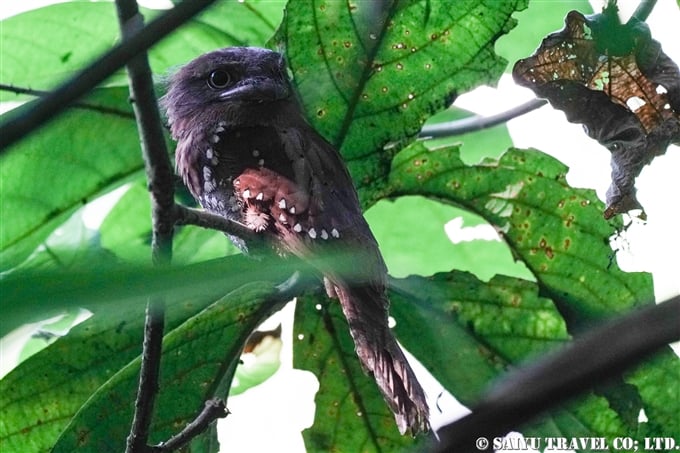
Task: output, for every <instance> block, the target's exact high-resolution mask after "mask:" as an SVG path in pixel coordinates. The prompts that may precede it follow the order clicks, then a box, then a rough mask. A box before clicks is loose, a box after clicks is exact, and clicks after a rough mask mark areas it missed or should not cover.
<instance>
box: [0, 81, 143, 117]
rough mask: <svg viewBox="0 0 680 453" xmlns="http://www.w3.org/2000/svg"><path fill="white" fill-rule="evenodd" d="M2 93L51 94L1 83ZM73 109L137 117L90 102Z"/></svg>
mask: <svg viewBox="0 0 680 453" xmlns="http://www.w3.org/2000/svg"><path fill="white" fill-rule="evenodd" d="M0 91H9V92H10V93H15V94H27V95H29V96H36V97H45V96H47V95H48V94H50V93H51V91H43V90H34V89H32V88H24V87H17V86H14V85H6V84H4V83H0ZM73 108H79V109H83V110H91V111H94V112H99V113H105V114H108V115H115V116H120V117H122V118H129V119H135V115H133V114H132V113H130V112H126V111H124V110H119V109H114V108H112V107H107V106H105V105H97V104H90V103H88V102H74V103H73Z"/></svg>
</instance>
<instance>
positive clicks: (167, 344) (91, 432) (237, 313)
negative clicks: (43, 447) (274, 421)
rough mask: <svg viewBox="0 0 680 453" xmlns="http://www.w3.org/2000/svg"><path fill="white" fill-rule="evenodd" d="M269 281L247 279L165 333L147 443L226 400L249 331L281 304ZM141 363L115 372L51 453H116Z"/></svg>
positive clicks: (129, 414)
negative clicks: (206, 404) (208, 403)
mask: <svg viewBox="0 0 680 453" xmlns="http://www.w3.org/2000/svg"><path fill="white" fill-rule="evenodd" d="M274 291H275V290H274V288H273V287H272V286H271V284H267V283H266V282H253V283H251V284H249V285H246V286H243V287H241V288H240V289H238V290H236V291H234V292H233V293H230V294H228V295H227V296H225V297H224V298H222V299H221V300H219V301H217V302H216V303H214V304H213V305H211V306H210V307H208V308H207V309H205V310H204V311H202V312H201V313H199V314H197V315H196V316H193V317H191V318H189V319H188V320H186V321H185V322H184V323H183V324H181V325H180V326H178V327H177V328H175V329H173V330H171V331H169V332H168V333H167V334H166V335H165V337H164V341H163V358H162V361H161V379H160V383H159V385H160V391H159V393H158V397H157V400H156V404H155V406H156V416H155V417H154V421H153V423H152V427H151V438H150V439H149V441H150V442H151V443H152V444H157V443H159V442H162V441H165V440H167V439H168V438H169V437H170V436H171V435H173V434H176V433H177V432H178V431H179V430H180V429H181V428H183V427H184V426H185V425H186V424H187V423H188V422H190V421H191V420H193V418H194V417H195V416H196V415H197V414H198V413H199V412H200V410H201V408H202V407H203V402H204V401H206V400H207V399H210V398H212V397H219V398H226V396H227V393H228V389H229V386H230V383H231V379H232V377H233V373H234V369H235V368H236V365H237V363H238V358H239V353H240V351H241V348H242V347H243V344H244V343H245V341H246V339H247V337H248V335H249V334H250V332H251V331H252V330H253V329H254V328H255V327H257V325H258V324H260V323H261V322H262V321H263V320H264V319H266V317H267V316H269V315H271V313H272V310H273V309H274V308H277V307H278V308H280V306H281V305H280V304H279V303H276V302H273V301H272V300H269V297H270V295H271V294H272V293H273V292H274ZM138 374H139V359H135V360H133V361H132V362H130V363H129V364H128V365H126V366H125V367H124V368H122V369H121V370H120V371H118V372H117V373H116V374H115V375H114V376H113V377H111V379H109V380H108V381H107V382H106V383H105V384H104V385H102V386H101V387H99V389H98V390H97V391H96V392H95V393H94V394H93V395H92V396H91V397H90V398H89V399H88V400H87V402H86V403H85V404H84V406H83V407H82V408H81V409H80V410H79V411H78V413H77V414H76V416H75V417H74V418H73V419H72V420H71V421H70V423H69V424H68V426H67V427H66V428H65V430H64V431H63V433H62V434H61V436H60V438H59V440H58V441H57V444H56V445H55V446H54V448H53V449H52V451H53V452H71V451H75V450H78V451H84V452H99V453H101V452H119V451H121V450H123V449H124V446H125V438H126V436H127V434H128V432H129V429H130V428H129V423H130V420H131V419H132V414H133V410H134V395H135V393H136V390H137V380H138Z"/></svg>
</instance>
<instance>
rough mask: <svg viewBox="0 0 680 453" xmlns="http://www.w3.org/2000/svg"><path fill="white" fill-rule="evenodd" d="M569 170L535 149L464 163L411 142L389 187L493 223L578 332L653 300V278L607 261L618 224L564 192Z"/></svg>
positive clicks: (588, 193) (448, 151)
mask: <svg viewBox="0 0 680 453" xmlns="http://www.w3.org/2000/svg"><path fill="white" fill-rule="evenodd" d="M566 170H567V168H566V167H565V166H564V165H563V164H561V163H560V162H558V161H557V160H555V159H554V158H552V157H550V156H548V155H545V154H543V153H540V152H538V151H535V150H518V149H510V150H508V151H507V152H506V153H505V154H503V156H502V157H501V158H500V159H486V160H484V161H483V162H481V163H480V164H478V165H465V164H464V163H463V162H462V161H461V159H460V156H459V150H458V147H457V146H454V147H443V148H439V149H436V150H429V149H427V148H426V147H425V146H424V145H423V144H421V143H416V144H414V145H412V146H410V147H409V148H408V149H405V150H403V151H402V152H401V153H399V154H398V155H397V156H396V157H395V159H394V162H393V167H392V174H391V177H390V183H391V191H392V194H393V195H394V196H399V195H410V194H419V195H425V196H429V197H433V198H437V199H439V200H442V201H446V202H449V203H453V204H456V205H459V206H463V207H465V208H466V209H469V210H471V211H473V212H475V213H477V214H479V215H480V216H482V217H483V218H484V219H486V220H487V221H488V222H490V223H491V224H492V225H494V227H495V228H496V229H497V231H499V233H500V234H501V235H502V237H503V239H504V240H505V241H506V242H507V243H508V245H509V246H510V249H511V250H512V252H513V254H514V255H515V257H516V258H517V259H521V260H522V261H523V262H524V263H525V264H526V265H527V267H528V268H529V270H530V271H531V272H532V273H533V274H534V276H535V277H536V279H537V281H538V282H539V284H540V286H541V290H542V291H544V292H545V293H546V294H547V295H549V296H550V297H551V298H552V299H553V300H554V301H555V302H556V303H557V304H558V307H559V309H560V310H561V312H562V314H563V315H564V316H566V320H567V324H568V325H569V328H570V330H572V331H576V330H578V329H580V328H582V327H583V326H584V325H586V324H588V323H589V322H592V321H594V320H598V319H601V318H604V317H608V316H611V315H613V314H615V313H623V312H625V311H628V310H630V309H631V308H632V307H634V306H637V305H640V304H644V303H649V302H651V301H653V300H654V299H653V293H652V282H651V277H650V275H649V274H645V273H626V272H623V271H621V270H620V269H619V268H618V266H617V264H616V262H615V260H614V259H613V257H612V251H611V249H610V247H609V245H608V238H609V237H610V236H611V235H612V234H613V233H614V232H615V229H616V228H617V227H620V226H621V224H620V221H615V222H607V221H605V220H604V219H603V218H602V215H601V212H602V202H600V201H599V200H598V199H597V197H596V196H595V193H594V192H593V191H592V190H584V189H574V188H571V187H569V185H568V184H567V183H566V180H565V175H566ZM605 288H606V290H605Z"/></svg>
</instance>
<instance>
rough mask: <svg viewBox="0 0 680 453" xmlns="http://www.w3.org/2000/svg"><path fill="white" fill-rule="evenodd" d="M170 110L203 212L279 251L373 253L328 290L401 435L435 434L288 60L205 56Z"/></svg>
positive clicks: (351, 209) (329, 274)
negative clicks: (269, 240)
mask: <svg viewBox="0 0 680 453" xmlns="http://www.w3.org/2000/svg"><path fill="white" fill-rule="evenodd" d="M163 105H164V106H165V108H166V110H167V114H168V119H169V121H170V125H171V128H172V134H173V137H174V138H175V139H176V140H177V157H176V159H177V169H178V171H179V173H180V174H181V176H182V177H183V179H184V182H185V184H186V185H187V187H188V188H189V190H190V191H191V193H192V194H193V195H194V197H196V199H197V200H198V201H199V202H200V203H201V205H202V206H203V207H204V208H205V209H206V210H207V211H210V212H213V213H215V214H219V215H222V216H225V217H228V218H231V219H235V220H238V221H240V222H242V223H244V224H245V225H247V226H248V227H249V228H251V229H252V230H254V231H257V232H260V233H262V234H270V235H272V236H274V237H275V238H276V239H277V241H276V242H277V244H278V248H279V251H281V252H284V253H292V254H294V255H297V256H299V257H302V258H305V257H311V256H314V255H316V254H319V253H322V252H323V251H324V250H328V249H329V248H330V247H332V246H333V245H335V246H338V245H339V246H341V247H345V248H347V249H352V248H355V249H359V250H362V251H363V252H365V253H362V255H361V258H360V259H361V260H362V261H361V262H360V263H358V265H359V266H361V269H364V270H365V272H366V279H365V280H364V281H362V282H360V283H357V282H350V281H345V280H344V279H343V276H342V275H338V274H337V272H336V271H334V270H333V269H330V268H328V269H320V270H321V271H322V272H323V273H324V276H325V279H326V288H327V290H328V293H329V296H331V297H335V296H337V297H338V298H339V299H340V303H341V305H342V309H343V312H344V314H345V317H346V318H347V321H348V323H349V327H350V333H351V335H352V338H353V339H354V343H355V346H356V352H357V355H358V356H359V359H360V360H361V363H362V365H363V367H364V368H365V369H366V370H367V371H368V372H369V373H371V374H372V375H373V376H374V377H375V380H376V382H377V384H378V386H379V388H380V390H381V392H382V394H383V396H384V397H385V400H386V401H387V403H388V405H389V406H390V408H391V409H392V411H393V412H394V414H395V418H396V421H397V425H398V427H399V430H400V431H401V432H402V433H405V432H410V433H412V434H415V433H418V432H421V431H427V430H428V429H429V422H428V407H427V403H426V401H425V394H424V392H423V389H422V388H421V386H420V384H419V383H418V381H417V380H416V377H415V375H414V374H413V371H412V370H411V367H410V366H409V364H408V362H407V360H406V358H405V357H404V354H403V353H402V351H401V349H400V348H399V346H398V344H397V342H396V340H395V339H394V337H393V336H392V332H391V331H390V329H389V326H388V307H389V300H388V299H387V296H386V294H385V284H386V268H385V264H384V262H383V259H382V256H381V255H380V251H379V250H378V245H377V243H376V241H375V238H374V237H373V235H372V234H371V231H370V229H369V227H368V224H367V223H366V221H365V220H364V217H363V215H362V212H361V208H360V205H359V200H358V198H357V194H356V192H355V190H354V187H353V185H352V180H351V178H350V176H349V173H348V172H347V168H346V167H345V165H344V163H343V161H342V159H341V157H340V155H339V154H338V152H337V151H336V150H335V149H334V148H333V146H331V145H330V144H329V143H328V142H326V141H325V140H324V139H323V138H322V137H321V136H320V135H319V134H318V133H317V132H316V131H315V130H314V129H313V128H312V127H311V126H310V125H309V124H308V123H307V121H306V120H305V118H304V114H303V113H302V109H301V107H300V105H299V103H298V102H297V100H296V98H295V96H294V94H293V90H292V88H291V85H290V83H289V81H288V79H287V77H286V68H285V63H284V60H283V58H282V57H281V55H280V54H278V53H276V52H272V51H269V50H265V49H257V48H246V47H232V48H227V49H222V50H218V51H215V52H211V53H208V54H205V55H202V56H200V57H198V58H197V59H195V60H194V61H192V62H190V63H189V64H187V65H186V66H185V67H183V68H182V69H181V70H180V71H179V72H177V74H175V75H174V76H173V77H172V79H171V81H170V86H169V90H168V93H167V95H166V96H165V97H164V99H163ZM232 240H234V242H235V243H237V244H238V245H239V246H241V247H242V248H244V249H247V244H244V243H243V241H242V240H240V239H238V238H233V237H232ZM358 259H359V258H358Z"/></svg>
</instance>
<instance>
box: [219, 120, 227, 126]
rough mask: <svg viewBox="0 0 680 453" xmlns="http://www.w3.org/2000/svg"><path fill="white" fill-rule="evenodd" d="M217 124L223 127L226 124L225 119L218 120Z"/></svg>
mask: <svg viewBox="0 0 680 453" xmlns="http://www.w3.org/2000/svg"><path fill="white" fill-rule="evenodd" d="M217 125H218V126H219V127H225V126H226V125H227V122H226V121H220V122H219V123H217Z"/></svg>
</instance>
